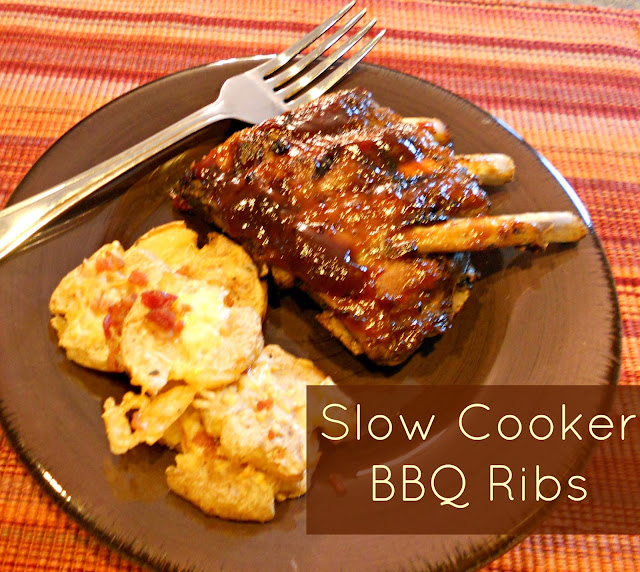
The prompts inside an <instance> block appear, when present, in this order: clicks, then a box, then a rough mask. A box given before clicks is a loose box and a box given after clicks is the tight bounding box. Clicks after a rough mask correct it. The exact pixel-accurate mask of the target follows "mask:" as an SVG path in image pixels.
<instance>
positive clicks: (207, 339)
mask: <svg viewBox="0 0 640 572" xmlns="http://www.w3.org/2000/svg"><path fill="white" fill-rule="evenodd" d="M158 288H159V289H160V290H161V291H162V292H166V293H167V294H170V295H173V296H175V297H176V300H175V301H174V302H172V304H171V307H170V308H167V310H168V311H170V312H172V313H173V314H174V315H175V325H174V326H173V327H171V328H165V327H162V326H160V325H158V324H157V323H156V322H154V321H153V320H151V319H150V317H149V316H150V314H151V310H153V308H149V307H148V306H146V305H145V303H144V299H143V297H142V296H141V297H139V298H138V299H137V300H136V302H135V303H134V305H133V307H132V308H131V311H130V312H129V314H128V315H127V317H126V319H125V322H124V326H123V329H122V341H121V348H122V359H123V363H124V365H125V368H126V369H127V371H128V372H129V373H130V375H131V382H132V383H133V384H135V385H140V386H142V388H143V390H144V391H145V392H148V393H151V394H152V395H153V394H156V393H157V392H158V391H159V390H160V389H161V388H162V387H164V385H165V384H166V383H167V381H168V380H182V381H184V382H185V383H187V384H189V385H192V386H194V387H196V388H199V389H207V388H215V387H220V386H223V385H226V384H229V383H231V382H233V381H235V380H236V379H237V378H238V376H240V374H241V373H242V372H243V371H245V370H246V369H247V368H248V367H249V366H250V365H251V364H252V363H253V361H254V360H255V358H256V357H257V355H258V354H259V353H260V351H261V350H262V346H263V339H262V320H261V319H260V316H258V314H257V312H256V311H255V310H254V309H253V308H249V307H242V306H235V305H234V306H232V307H228V306H227V305H226V304H225V300H226V297H227V295H228V292H227V291H226V290H223V289H222V288H218V287H216V286H212V285H210V284H208V283H206V282H203V281H200V280H193V279H189V278H186V277H183V276H179V275H175V274H174V275H172V274H167V275H165V276H164V277H163V279H162V280H161V281H160V283H159V285H158Z"/></svg>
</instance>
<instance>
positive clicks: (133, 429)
mask: <svg viewBox="0 0 640 572" xmlns="http://www.w3.org/2000/svg"><path fill="white" fill-rule="evenodd" d="M195 394H196V392H195V390H194V389H193V388H191V387H188V386H186V385H178V386H176V387H173V388H171V389H169V390H168V391H165V392H163V393H160V394H159V395H157V396H155V397H153V398H150V397H148V396H147V395H143V394H135V393H133V392H131V391H129V392H127V393H125V395H124V397H123V398H122V403H120V405H116V402H115V400H114V399H113V397H108V398H107V400H106V401H105V402H104V413H103V414H102V419H103V420H104V424H105V427H106V430H107V438H108V439H109V448H110V449H111V452H112V453H113V454H114V455H121V454H123V453H126V452H127V451H128V450H129V449H132V448H133V447H135V446H136V445H138V444H139V443H146V444H147V445H153V444H154V443H156V442H157V441H158V440H160V438H161V437H163V435H164V434H165V433H166V432H167V430H168V429H169V428H170V427H171V426H172V425H173V423H174V422H175V421H177V419H178V418H179V417H180V416H181V415H182V414H183V413H184V412H185V411H186V409H187V407H189V405H190V404H191V402H192V401H193V398H194V397H195ZM132 411H133V412H134V413H133V415H132V417H131V421H129V418H128V416H129V414H130V413H131V412H132Z"/></svg>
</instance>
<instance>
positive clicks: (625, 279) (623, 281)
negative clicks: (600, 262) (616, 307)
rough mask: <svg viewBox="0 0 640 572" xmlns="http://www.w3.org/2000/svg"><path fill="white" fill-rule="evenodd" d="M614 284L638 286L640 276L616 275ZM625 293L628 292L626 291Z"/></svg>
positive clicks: (638, 293) (639, 284) (638, 294)
mask: <svg viewBox="0 0 640 572" xmlns="http://www.w3.org/2000/svg"><path fill="white" fill-rule="evenodd" d="M616 286H632V287H633V288H640V276H616ZM625 293H626V294H629V293H628V292H625ZM636 295H637V296H640V292H637V293H636Z"/></svg>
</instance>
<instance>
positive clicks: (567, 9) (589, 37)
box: [0, 0, 640, 570]
mask: <svg viewBox="0 0 640 572" xmlns="http://www.w3.org/2000/svg"><path fill="white" fill-rule="evenodd" d="M340 4H341V2H340V0H337V1H336V0H331V1H329V0H307V1H305V2H301V3H297V2H285V1H276V0H252V1H248V0H232V1H231V0H217V1H216V2H210V1H207V0H184V1H183V0H148V1H146V2H140V0H112V1H110V2H99V1H98V0H80V1H76V0H50V1H47V2H44V1H39V2H38V1H24V2H19V3H1V4H0V205H2V204H4V203H5V202H6V200H7V199H8V198H9V196H10V194H11V192H12V190H13V189H14V188H15V187H16V185H17V184H18V182H19V181H20V179H21V178H22V177H23V176H24V174H25V173H26V172H27V170H28V169H29V168H30V166H31V165H32V164H33V163H34V162H35V161H36V159H37V158H38V157H39V156H40V155H41V154H42V153H43V152H44V151H45V150H46V149H47V148H48V147H49V146H50V145H51V144H52V143H53V142H54V141H55V140H56V139H57V138H58V137H59V136H60V135H62V134H63V133H64V132H65V131H66V130H68V129H69V128H70V127H72V126H73V125H74V124H75V123H76V122H78V121H79V120H80V119H82V118H83V117H85V116H86V115H88V114H89V113H90V112H92V111H94V110H95V109H97V108H98V107H100V106H101V105H103V104H105V103H106V102H108V101H110V100H112V99H113V98H115V97H116V96H118V95H120V94H122V93H125V92H127V91H129V90H130V89H132V88H134V87H136V86H138V85H141V84H143V83H145V82H148V81H150V80H152V79H154V78H157V77H160V76H163V75H166V74H168V73H171V72H174V71H177V70H181V69H184V68H188V67H192V66H195V65H199V64H203V63H206V62H210V61H215V60H220V59H224V58H229V57H235V56H246V55H252V54H256V53H271V52H275V51H278V50H280V49H281V48H283V47H285V46H287V45H289V44H290V43H292V42H293V41H294V40H295V39H297V38H298V37H299V36H300V35H301V32H303V31H307V30H309V29H311V28H312V27H313V26H314V25H315V24H317V23H318V22H320V21H322V20H323V19H324V18H325V17H326V16H327V15H328V14H330V13H332V12H334V11H335V10H336V9H337V7H338V6H339V5H340ZM366 5H367V7H368V8H369V11H370V13H371V14H373V15H375V16H377V17H378V19H379V22H380V26H381V27H385V28H387V30H388V32H387V36H386V38H385V40H384V42H382V43H381V44H380V45H379V46H378V47H377V48H376V50H374V52H373V53H372V54H371V55H370V57H369V58H368V61H370V62H373V63H377V64H380V65H384V66H388V67H391V68H395V69H398V70H401V71H404V72H406V73H409V74H412V75H414V76H417V77H421V78H424V79H428V80H429V81H432V82H434V83H437V84H439V85H441V86H443V87H445V88H447V89H449V90H451V91H454V92H456V93H458V94H459V95H461V96H463V97H465V98H467V99H469V100H471V101H473V102H475V103H476V104H478V105H479V106H481V107H483V108H485V109H487V110H488V111H490V112H491V113H493V114H494V115H495V116H497V117H499V118H501V119H503V120H505V121H506V122H507V123H509V124H511V125H512V126H513V127H514V128H515V129H516V130H517V131H518V132H520V133H521V134H522V135H523V136H524V137H525V139H527V140H528V141H529V142H530V143H531V144H532V145H533V146H534V147H535V148H537V149H538V150H539V151H541V152H542V154H544V155H545V156H547V157H548V158H549V159H550V160H551V161H552V162H553V163H554V164H555V166H556V167H557V168H558V169H559V170H560V171H561V172H562V173H563V174H564V175H565V177H566V178H567V179H568V180H569V182H570V183H571V184H572V185H573V186H574V188H575V189H576V191H577V193H578V195H579V196H580V198H581V199H582V200H583V201H584V203H585V204H586V206H587V208H588V209H589V211H590V213H591V215H592V219H593V223H594V226H595V228H596V230H597V232H598V234H599V235H600V237H601V239H602V242H603V244H604V248H605V250H606V253H607V256H608V258H609V261H610V264H611V267H612V270H613V274H614V277H615V282H616V287H617V291H618V296H619V301H620V305H621V311H622V319H623V334H624V338H623V348H622V351H623V362H622V370H621V383H623V384H636V383H640V350H639V338H640V303H639V296H640V261H639V257H638V246H639V244H640V209H638V203H639V201H640V169H639V166H640V135H639V133H640V107H639V103H638V102H640V15H639V13H636V12H631V11H620V10H610V9H601V8H592V7H584V6H580V7H578V6H568V5H557V4H535V3H521V2H514V1H507V0H484V1H477V0H474V1H471V0H442V1H430V0H406V1H405V0H368V1H367V2H366ZM0 567H2V568H3V569H14V568H15V569H29V570H32V569H43V570H59V569H82V570H106V569H109V570H112V569H113V570H115V569H131V568H137V566H136V565H134V564H132V563H131V562H130V561H129V560H128V559H127V558H125V557H122V556H120V555H118V554H116V553H114V552H112V551H111V550H110V549H108V548H106V547H105V546H104V545H102V544H101V543H100V542H99V541H98V540H96V539H95V538H94V537H93V536H91V535H90V534H89V533H87V532H85V531H84V530H82V529H81V528H79V527H78V526H77V525H76V524H75V523H74V522H73V521H71V520H70V519H69V518H68V517H67V516H66V515H65V514H64V513H63V512H62V511H61V510H60V509H59V508H58V507H57V506H56V505H55V504H54V503H53V501H51V500H50V499H49V498H48V497H47V496H46V495H45V494H44V493H43V492H42V491H41V490H40V488H39V487H38V486H37V485H36V484H35V481H33V480H32V478H31V477H30V476H29V474H28V473H27V471H26V469H25V467H24V466H23V465H22V464H21V463H20V461H19V460H18V459H17V457H16V455H15V454H14V452H13V451H12V449H11V447H10V445H9V443H8V441H7V439H6V437H5V436H4V435H3V434H1V433H0ZM638 568H640V538H639V537H637V536H586V535H582V536H558V535H549V536H542V535H537V536H531V537H529V538H528V539H526V540H525V541H524V542H522V543H521V544H519V545H518V546H517V547H515V548H513V549H512V550H511V551H509V552H508V553H507V554H505V555H504V556H503V557H501V558H500V559H498V560H496V561H495V562H494V563H492V564H491V565H489V567H488V569H490V570H547V569H559V570H634V569H638Z"/></svg>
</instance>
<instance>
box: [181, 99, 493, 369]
mask: <svg viewBox="0 0 640 572" xmlns="http://www.w3.org/2000/svg"><path fill="white" fill-rule="evenodd" d="M172 192H173V196H174V202H175V205H176V206H177V208H178V209H180V210H184V211H188V212H196V213H198V214H200V215H201V216H202V217H204V219H205V220H206V221H207V222H210V223H213V224H215V225H217V226H218V227H220V228H221V229H222V230H223V231H224V232H225V233H227V234H228V235H229V236H230V237H232V238H234V239H236V240H237V241H239V242H240V243H241V244H242V245H243V246H244V247H245V248H246V249H247V251H248V252H249V253H250V254H251V256H252V257H253V258H254V259H255V260H256V261H257V262H258V263H262V264H266V265H268V266H269V268H270V269H271V271H272V274H273V276H274V278H275V280H276V281H277V282H278V283H279V284H280V285H281V286H285V287H289V286H293V285H299V286H301V287H302V288H303V289H304V290H306V291H307V292H308V293H309V294H310V295H311V296H312V297H313V298H314V299H315V300H316V301H317V302H319V303H320V304H321V305H322V307H323V308H324V310H323V312H322V313H321V314H320V315H319V316H318V319H319V321H320V322H321V323H322V324H323V325H324V326H325V327H326V328H327V329H329V330H330V331H331V332H332V333H333V334H334V335H335V336H336V337H338V338H339V339H340V340H341V341H342V342H343V343H344V345H345V346H347V348H349V350H351V351H352V352H353V353H354V354H363V353H364V354H365V355H366V356H368V357H369V358H370V359H371V360H373V361H375V362H377V363H380V364H385V365H394V364H398V363H401V362H403V361H404V360H406V359H407V358H408V356H409V355H411V353H413V352H414V351H415V350H416V349H417V348H418V347H419V346H420V344H421V343H422V341H423V340H424V339H425V338H426V337H428V336H433V335H435V334H439V333H442V332H444V331H445V330H446V329H447V328H448V327H449V325H450V324H451V321H452V318H453V316H454V315H455V314H456V312H457V311H458V310H459V309H460V307H461V305H462V304H463V303H464V301H465V299H466V297H467V295H468V289H469V286H470V282H471V281H472V280H473V278H474V270H473V268H472V266H471V264H470V261H469V254H468V253H466V252H460V253H455V254H428V255H417V254H416V252H415V251H413V250H411V249H407V250H408V251H405V252H402V251H400V252H399V251H398V249H397V248H396V247H394V244H393V243H392V241H391V237H392V236H393V235H396V234H397V233H398V232H399V231H401V230H402V229H404V228H406V227H409V226H411V225H422V226H424V225H427V226H428V225H431V224H433V223H440V222H443V221H446V220H448V219H450V218H460V217H475V216H481V215H485V214H486V213H487V211H488V208H489V200H488V198H487V195H486V193H485V192H484V191H483V190H482V189H481V188H480V186H479V185H478V182H477V180H476V178H475V177H473V176H472V175H470V174H469V173H468V171H467V169H466V168H465V167H464V166H463V165H462V163H458V162H457V160H456V158H455V156H454V154H453V151H452V149H451V148H450V147H449V146H445V145H442V144H440V143H439V142H438V141H437V140H436V138H435V137H434V133H433V131H432V130H430V129H429V126H428V125H427V126H425V125H417V124H411V123H408V122H406V121H403V120H402V118H401V117H400V116H399V115H397V114H395V113H394V112H393V111H391V110H389V109H387V108H385V107H381V106H379V105H378V104H377V103H376V102H375V101H374V100H373V99H372V96H371V94H370V93H369V92H367V91H365V90H363V89H356V90H351V91H343V92H338V93H333V94H329V95H326V96H323V97H321V98H319V99H317V100H316V101H314V102H312V103H311V104H308V105H305V106H303V107H300V108H298V109H296V110H295V111H293V112H289V113H285V114H283V115H281V116H278V117H276V118H274V119H270V120H268V121H266V122H264V123H262V124H261V125H258V126H255V127H250V128H247V129H244V130H242V131H239V132H237V133H235V134H234V135H232V136H231V137H230V138H229V139H228V140H227V141H226V142H225V143H223V144H222V145H220V146H218V147H216V148H215V149H213V150H212V151H211V152H210V153H209V154H208V155H207V156H206V157H205V158H204V159H202V160H201V161H200V162H198V163H197V164H195V165H194V166H192V168H191V169H190V170H189V172H188V173H187V175H186V176H185V177H184V179H183V180H182V181H181V182H180V184H179V185H178V186H177V187H176V188H175V189H173V191H172Z"/></svg>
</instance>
